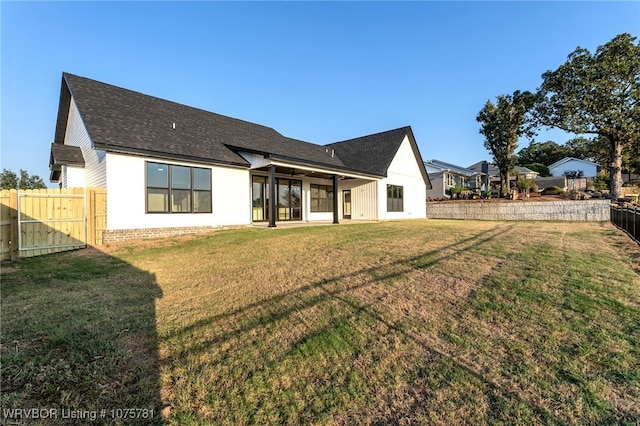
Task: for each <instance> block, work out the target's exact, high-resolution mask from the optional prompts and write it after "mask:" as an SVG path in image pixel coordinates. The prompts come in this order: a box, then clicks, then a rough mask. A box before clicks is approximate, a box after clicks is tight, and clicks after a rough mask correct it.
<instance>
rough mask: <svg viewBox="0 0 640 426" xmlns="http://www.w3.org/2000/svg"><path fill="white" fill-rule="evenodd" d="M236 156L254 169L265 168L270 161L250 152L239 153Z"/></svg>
mask: <svg viewBox="0 0 640 426" xmlns="http://www.w3.org/2000/svg"><path fill="white" fill-rule="evenodd" d="M238 154H240V156H241V157H242V158H244V159H245V160H247V161H248V162H249V163H250V164H251V167H252V168H254V169H256V168H260V167H263V166H267V165H269V163H270V161H271V160H270V159H268V158H264V155H262V154H253V153H250V152H239V153H238Z"/></svg>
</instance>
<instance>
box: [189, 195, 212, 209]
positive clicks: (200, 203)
mask: <svg viewBox="0 0 640 426" xmlns="http://www.w3.org/2000/svg"><path fill="white" fill-rule="evenodd" d="M193 211H194V212H195V213H211V191H194V192H193Z"/></svg>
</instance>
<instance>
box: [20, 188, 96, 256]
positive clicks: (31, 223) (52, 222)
mask: <svg viewBox="0 0 640 426" xmlns="http://www.w3.org/2000/svg"><path fill="white" fill-rule="evenodd" d="M17 195H18V203H17V211H18V250H19V253H20V256H21V257H31V256H38V255H40V254H45V253H52V252H56V251H64V250H69V249H74V248H81V247H86V245H87V220H86V217H87V215H86V211H87V205H86V194H85V193H81V194H51V193H37V192H19V193H18V194H17Z"/></svg>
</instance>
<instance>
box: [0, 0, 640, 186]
mask: <svg viewBox="0 0 640 426" xmlns="http://www.w3.org/2000/svg"><path fill="white" fill-rule="evenodd" d="M0 13H1V31H2V34H1V36H2V39H1V76H0V78H1V96H2V99H1V107H2V111H1V120H2V121H1V126H2V130H1V136H2V145H1V149H2V150H1V152H0V156H1V157H0V158H1V166H0V167H2V168H8V169H12V170H14V171H16V172H17V171H18V170H19V169H21V168H22V169H26V170H27V171H28V172H29V173H31V174H38V175H40V176H41V177H42V178H43V179H44V180H45V182H47V184H49V182H48V177H49V168H48V163H49V149H50V144H51V142H52V141H53V135H54V130H55V122H56V115H57V110H58V99H59V93H60V80H61V74H62V72H63V71H65V72H70V73H73V74H77V75H81V76H83V77H88V78H92V79H95V80H99V81H103V82H106V83H110V84H114V85H117V86H121V87H125V88H127V89H131V90H135V91H138V92H142V93H146V94H149V95H153V96H158V97H161V98H165V99H169V100H172V101H176V102H180V103H183V104H186V105H190V106H194V107H198V108H202V109H205V110H208V111H213V112H217V113H219V114H224V115H228V116H231V117H236V118H240V119H243V120H247V121H251V122H255V123H259V124H263V125H267V126H270V127H273V128H274V129H276V130H277V131H279V132H280V133H282V134H284V135H285V136H288V137H292V138H296V139H301V140H305V141H309V142H314V143H318V144H326V143H331V142H336V141H340V140H344V139H349V138H353V137H358V136H363V135H366V134H371V133H376V132H380V131H384V130H390V129H394V128H397V127H401V126H405V125H410V126H411V127H412V128H413V131H414V134H415V136H416V139H417V142H418V145H419V147H420V151H421V154H422V157H423V159H424V160H428V159H432V158H435V159H439V160H442V161H447V162H451V163H455V164H458V165H461V166H468V165H470V164H472V163H475V162H476V161H480V160H483V159H490V158H491V156H490V154H489V153H488V152H487V151H486V150H485V148H484V146H483V138H482V136H481V135H480V134H479V133H478V129H479V125H478V123H477V122H476V120H475V117H476V115H477V113H478V112H479V111H480V109H481V108H482V107H483V105H484V103H485V102H486V101H487V100H488V99H491V100H492V101H494V100H495V98H496V96H498V95H500V94H508V93H512V92H513V91H514V90H535V89H536V88H537V87H538V86H539V85H540V83H541V75H542V73H543V72H545V71H547V70H552V69H556V68H557V67H558V66H560V65H561V64H562V63H564V62H565V61H566V58H567V55H568V54H569V53H571V52H572V51H573V50H575V48H576V47H578V46H580V47H584V48H587V49H589V50H590V51H592V52H593V51H595V49H596V48H597V46H599V45H602V44H604V43H606V42H608V41H610V40H611V39H612V38H613V37H615V36H616V35H617V34H620V33H624V32H627V33H630V34H632V35H633V36H635V37H638V36H640V2H638V1H633V2H611V1H607V2H435V1H427V2H283V3H281V2H257V3H254V2H193V3H191V2H7V1H2V2H1V3H0ZM568 138H569V136H567V135H564V134H562V133H560V132H557V131H556V132H549V133H542V134H541V135H540V136H539V137H538V138H537V140H541V141H544V140H547V139H552V140H556V141H557V142H564V141H565V140H567V139H568ZM526 144H528V141H526V140H525V141H521V147H522V146H526ZM50 186H53V185H50Z"/></svg>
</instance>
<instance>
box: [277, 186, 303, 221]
mask: <svg viewBox="0 0 640 426" xmlns="http://www.w3.org/2000/svg"><path fill="white" fill-rule="evenodd" d="M276 180H277V181H278V186H277V190H278V204H277V206H278V216H277V219H278V220H302V208H301V207H302V181H299V180H293V179H280V178H278V179H276Z"/></svg>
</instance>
